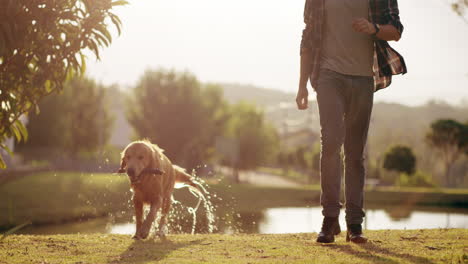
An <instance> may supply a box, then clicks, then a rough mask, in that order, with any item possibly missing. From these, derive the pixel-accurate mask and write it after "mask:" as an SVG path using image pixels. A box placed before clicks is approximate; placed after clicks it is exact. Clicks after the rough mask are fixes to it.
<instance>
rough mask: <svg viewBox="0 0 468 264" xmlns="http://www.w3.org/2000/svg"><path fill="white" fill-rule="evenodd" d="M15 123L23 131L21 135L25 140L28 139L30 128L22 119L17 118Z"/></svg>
mask: <svg viewBox="0 0 468 264" xmlns="http://www.w3.org/2000/svg"><path fill="white" fill-rule="evenodd" d="M15 125H16V127H17V129H18V130H19V131H20V132H21V136H22V138H23V141H26V140H28V130H27V129H26V127H25V126H24V124H23V123H22V122H21V121H20V120H16V122H15Z"/></svg>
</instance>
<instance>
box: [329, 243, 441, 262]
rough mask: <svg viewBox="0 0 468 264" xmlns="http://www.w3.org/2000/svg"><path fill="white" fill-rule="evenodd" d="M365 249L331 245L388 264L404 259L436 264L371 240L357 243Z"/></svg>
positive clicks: (350, 253) (344, 251) (345, 251)
mask: <svg viewBox="0 0 468 264" xmlns="http://www.w3.org/2000/svg"><path fill="white" fill-rule="evenodd" d="M356 245H359V246H360V247H361V248H363V249H364V250H365V252H363V251H360V250H356V249H354V248H353V247H352V246H351V245H350V244H348V245H330V247H332V248H334V249H336V250H338V251H340V252H342V253H345V254H348V255H351V256H353V257H357V258H361V259H363V260H367V261H369V262H372V263H378V262H384V263H388V264H398V263H401V261H402V260H405V261H409V262H412V263H426V264H434V262H433V261H431V260H429V259H427V258H425V257H420V256H413V255H411V254H407V253H398V252H395V251H392V250H389V249H387V248H383V247H380V246H379V245H377V244H376V243H375V242H372V241H369V242H368V243H366V244H356Z"/></svg>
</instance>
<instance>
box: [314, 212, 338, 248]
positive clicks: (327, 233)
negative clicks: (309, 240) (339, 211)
mask: <svg viewBox="0 0 468 264" xmlns="http://www.w3.org/2000/svg"><path fill="white" fill-rule="evenodd" d="M340 232H341V228H340V223H339V222H338V217H325V218H323V223H322V230H321V231H320V233H319V235H318V237H317V242H319V243H333V242H335V236H336V235H338V234H339V233H340Z"/></svg>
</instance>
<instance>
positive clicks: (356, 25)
mask: <svg viewBox="0 0 468 264" xmlns="http://www.w3.org/2000/svg"><path fill="white" fill-rule="evenodd" d="M353 29H354V31H356V32H359V33H364V34H368V35H372V34H375V31H376V30H375V27H374V24H372V23H371V22H369V21H368V20H367V19H365V18H362V17H361V18H356V19H354V20H353Z"/></svg>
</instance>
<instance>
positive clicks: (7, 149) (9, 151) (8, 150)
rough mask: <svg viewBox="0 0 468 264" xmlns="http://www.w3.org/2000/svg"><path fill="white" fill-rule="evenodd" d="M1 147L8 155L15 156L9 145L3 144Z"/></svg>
mask: <svg viewBox="0 0 468 264" xmlns="http://www.w3.org/2000/svg"><path fill="white" fill-rule="evenodd" d="M1 147H2V149H4V150H5V151H6V152H7V153H8V155H10V156H12V155H13V151H11V149H10V148H9V147H8V146H7V145H5V144H2V145H1ZM0 156H1V155H0Z"/></svg>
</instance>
